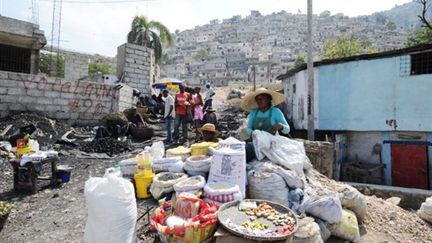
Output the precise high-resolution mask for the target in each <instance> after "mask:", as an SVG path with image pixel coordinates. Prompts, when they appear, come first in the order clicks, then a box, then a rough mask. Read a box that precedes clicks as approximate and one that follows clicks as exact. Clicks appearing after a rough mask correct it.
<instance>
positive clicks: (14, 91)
mask: <svg viewBox="0 0 432 243" xmlns="http://www.w3.org/2000/svg"><path fill="white" fill-rule="evenodd" d="M7 93H8V94H9V95H23V94H24V93H25V91H24V90H23V89H20V88H8V91H7Z"/></svg>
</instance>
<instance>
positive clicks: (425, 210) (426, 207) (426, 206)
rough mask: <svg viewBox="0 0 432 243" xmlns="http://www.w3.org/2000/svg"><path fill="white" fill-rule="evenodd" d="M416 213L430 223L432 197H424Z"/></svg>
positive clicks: (431, 220)
mask: <svg viewBox="0 0 432 243" xmlns="http://www.w3.org/2000/svg"><path fill="white" fill-rule="evenodd" d="M417 214H418V216H419V217H420V218H422V219H424V220H426V221H428V222H429V223H431V224H432V197H428V198H426V201H425V202H424V203H422V204H421V206H420V209H419V210H418V211H417Z"/></svg>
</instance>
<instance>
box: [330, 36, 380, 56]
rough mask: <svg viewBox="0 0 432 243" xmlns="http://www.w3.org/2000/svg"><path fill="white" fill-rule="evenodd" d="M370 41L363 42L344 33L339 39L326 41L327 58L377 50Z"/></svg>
mask: <svg viewBox="0 0 432 243" xmlns="http://www.w3.org/2000/svg"><path fill="white" fill-rule="evenodd" d="M376 51H377V50H376V48H374V47H373V46H372V43H371V42H370V41H365V42H361V41H360V40H359V39H358V38H356V37H354V36H347V35H342V36H339V37H338V38H337V39H333V40H328V41H326V42H325V43H324V53H323V54H322V57H323V58H325V59H335V58H341V57H349V56H356V55H361V54H368V53H374V52H376Z"/></svg>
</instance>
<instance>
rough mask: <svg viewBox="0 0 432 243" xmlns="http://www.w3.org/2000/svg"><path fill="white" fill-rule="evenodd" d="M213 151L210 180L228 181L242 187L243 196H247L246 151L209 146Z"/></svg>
mask: <svg viewBox="0 0 432 243" xmlns="http://www.w3.org/2000/svg"><path fill="white" fill-rule="evenodd" d="M209 150H210V151H212V153H213V160H212V163H211V166H210V172H209V178H208V181H209V182H228V183H232V184H236V185H238V186H239V187H240V191H241V193H242V195H243V197H245V196H246V155H245V151H244V150H243V151H241V150H232V149H230V148H222V149H219V150H216V149H213V148H211V147H210V148H209Z"/></svg>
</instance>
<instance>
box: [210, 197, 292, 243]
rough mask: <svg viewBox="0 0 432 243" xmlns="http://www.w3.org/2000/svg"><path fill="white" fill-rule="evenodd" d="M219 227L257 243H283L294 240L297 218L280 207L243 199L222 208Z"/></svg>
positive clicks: (260, 201) (262, 201)
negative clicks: (263, 242) (258, 242)
mask: <svg viewBox="0 0 432 243" xmlns="http://www.w3.org/2000/svg"><path fill="white" fill-rule="evenodd" d="M218 220H219V223H220V224H221V225H222V226H223V227H224V228H225V229H226V230H228V231H229V232H231V233H232V234H234V235H237V236H240V237H243V238H247V239H251V240H257V241H280V240H286V239H288V238H292V237H293V236H294V233H295V232H296V230H297V227H298V226H297V217H296V216H295V214H294V212H293V211H291V210H290V209H289V208H287V207H285V206H282V205H280V204H278V203H274V202H270V201H266V200H258V199H244V200H240V201H234V202H230V203H226V204H224V205H222V206H221V207H220V209H219V212H218Z"/></svg>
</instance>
